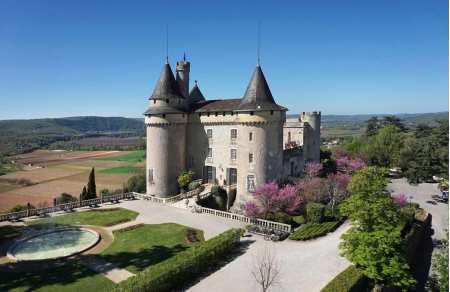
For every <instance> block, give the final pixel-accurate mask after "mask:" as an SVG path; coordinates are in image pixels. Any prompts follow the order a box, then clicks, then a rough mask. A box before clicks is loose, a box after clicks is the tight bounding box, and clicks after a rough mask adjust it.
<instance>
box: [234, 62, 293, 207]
mask: <svg viewBox="0 0 450 292" xmlns="http://www.w3.org/2000/svg"><path fill="white" fill-rule="evenodd" d="M286 111H287V109H286V108H284V107H282V106H279V105H278V104H276V103H275V100H274V98H273V96H272V93H271V92H270V89H269V86H268V84H267V81H266V79H265V77H264V74H263V72H262V70H261V67H260V66H259V65H258V66H256V69H255V71H254V73H253V75H252V77H251V79H250V82H249V84H248V86H247V90H246V92H245V94H244V97H243V98H242V100H241V102H240V104H239V106H238V110H237V112H238V113H239V115H238V116H239V118H238V121H239V124H240V128H239V131H240V133H243V137H244V139H245V142H243V144H244V143H245V144H246V145H248V146H247V149H248V155H252V159H251V160H252V161H251V162H250V161H249V160H250V159H249V158H247V157H245V158H244V159H242V161H243V163H242V165H239V170H238V171H241V172H243V175H242V176H241V175H240V176H239V177H240V179H241V181H240V182H238V193H237V195H238V197H239V200H240V201H241V202H242V201H245V200H247V199H248V198H249V196H248V195H249V192H252V191H254V189H253V190H252V189H251V187H252V186H251V185H249V184H252V183H254V185H255V188H257V187H258V186H261V185H263V184H264V183H267V182H271V181H276V180H277V179H279V178H281V176H282V174H283V123H284V121H285V119H286ZM250 137H251V138H250ZM249 162H250V163H249ZM241 174H242V173H241ZM252 179H254V181H253V182H252V181H251V180H252ZM249 187H250V188H249Z"/></svg>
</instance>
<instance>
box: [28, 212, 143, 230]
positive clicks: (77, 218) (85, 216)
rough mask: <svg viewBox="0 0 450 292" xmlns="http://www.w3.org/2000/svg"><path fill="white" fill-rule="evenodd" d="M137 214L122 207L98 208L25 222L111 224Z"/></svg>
mask: <svg viewBox="0 0 450 292" xmlns="http://www.w3.org/2000/svg"><path fill="white" fill-rule="evenodd" d="M138 215H139V214H138V213H137V212H134V211H131V210H127V209H122V208H112V209H98V210H89V211H84V212H74V213H71V214H67V215H61V216H55V217H49V218H45V219H39V220H34V221H29V222H27V224H28V225H46V224H61V225H96V226H112V225H116V224H119V223H123V222H128V221H132V220H134V219H136V217H137V216H138Z"/></svg>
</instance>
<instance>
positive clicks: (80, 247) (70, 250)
mask: <svg viewBox="0 0 450 292" xmlns="http://www.w3.org/2000/svg"><path fill="white" fill-rule="evenodd" d="M99 240H100V235H99V234H98V233H97V232H95V231H93V230H90V229H86V228H70V229H57V230H53V231H48V232H43V233H40V234H38V235H34V236H31V237H28V238H25V239H23V240H20V241H18V242H16V243H15V244H14V245H13V246H11V247H10V249H9V250H8V256H9V257H11V258H13V259H15V260H17V261H34V260H46V259H56V258H60V257H67V256H71V255H74V254H77V253H81V252H83V251H85V250H87V249H89V248H90V247H92V246H94V245H95V244H96V243H97V242H98V241H99Z"/></svg>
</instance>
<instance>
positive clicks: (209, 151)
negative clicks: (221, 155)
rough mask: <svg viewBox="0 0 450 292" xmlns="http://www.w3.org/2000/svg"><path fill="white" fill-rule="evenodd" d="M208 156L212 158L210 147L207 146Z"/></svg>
mask: <svg viewBox="0 0 450 292" xmlns="http://www.w3.org/2000/svg"><path fill="white" fill-rule="evenodd" d="M208 158H212V148H208Z"/></svg>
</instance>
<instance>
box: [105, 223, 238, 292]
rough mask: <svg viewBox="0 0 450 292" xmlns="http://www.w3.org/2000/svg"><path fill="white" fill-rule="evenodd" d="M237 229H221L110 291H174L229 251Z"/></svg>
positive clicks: (207, 268) (235, 240)
mask: <svg viewBox="0 0 450 292" xmlns="http://www.w3.org/2000/svg"><path fill="white" fill-rule="evenodd" d="M240 234H241V230H240V229H230V230H228V231H225V232H224V233H222V234H220V235H218V236H216V237H214V238H212V239H210V240H208V241H205V242H204V243H202V244H199V245H197V246H193V247H191V248H189V249H187V250H185V251H182V252H180V253H178V254H176V255H175V256H173V257H171V258H169V259H167V260H165V261H163V262H160V263H158V264H156V265H153V266H150V267H148V268H146V269H145V270H143V271H142V272H140V273H138V274H137V275H136V276H134V277H131V278H128V279H127V280H125V281H123V282H121V283H120V284H118V285H117V286H116V287H115V288H114V289H113V291H148V292H152V291H155V292H156V291H158V292H159V291H161V292H163V291H174V290H179V289H180V288H181V287H183V285H185V284H186V282H191V281H193V280H195V279H196V278H198V277H199V276H201V275H202V273H204V272H206V271H208V270H209V269H210V267H211V266H212V265H215V264H218V263H219V262H220V261H221V260H223V258H225V257H226V256H228V255H229V253H230V251H231V250H232V249H234V248H235V247H236V245H237V244H238V242H239V236H240Z"/></svg>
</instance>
